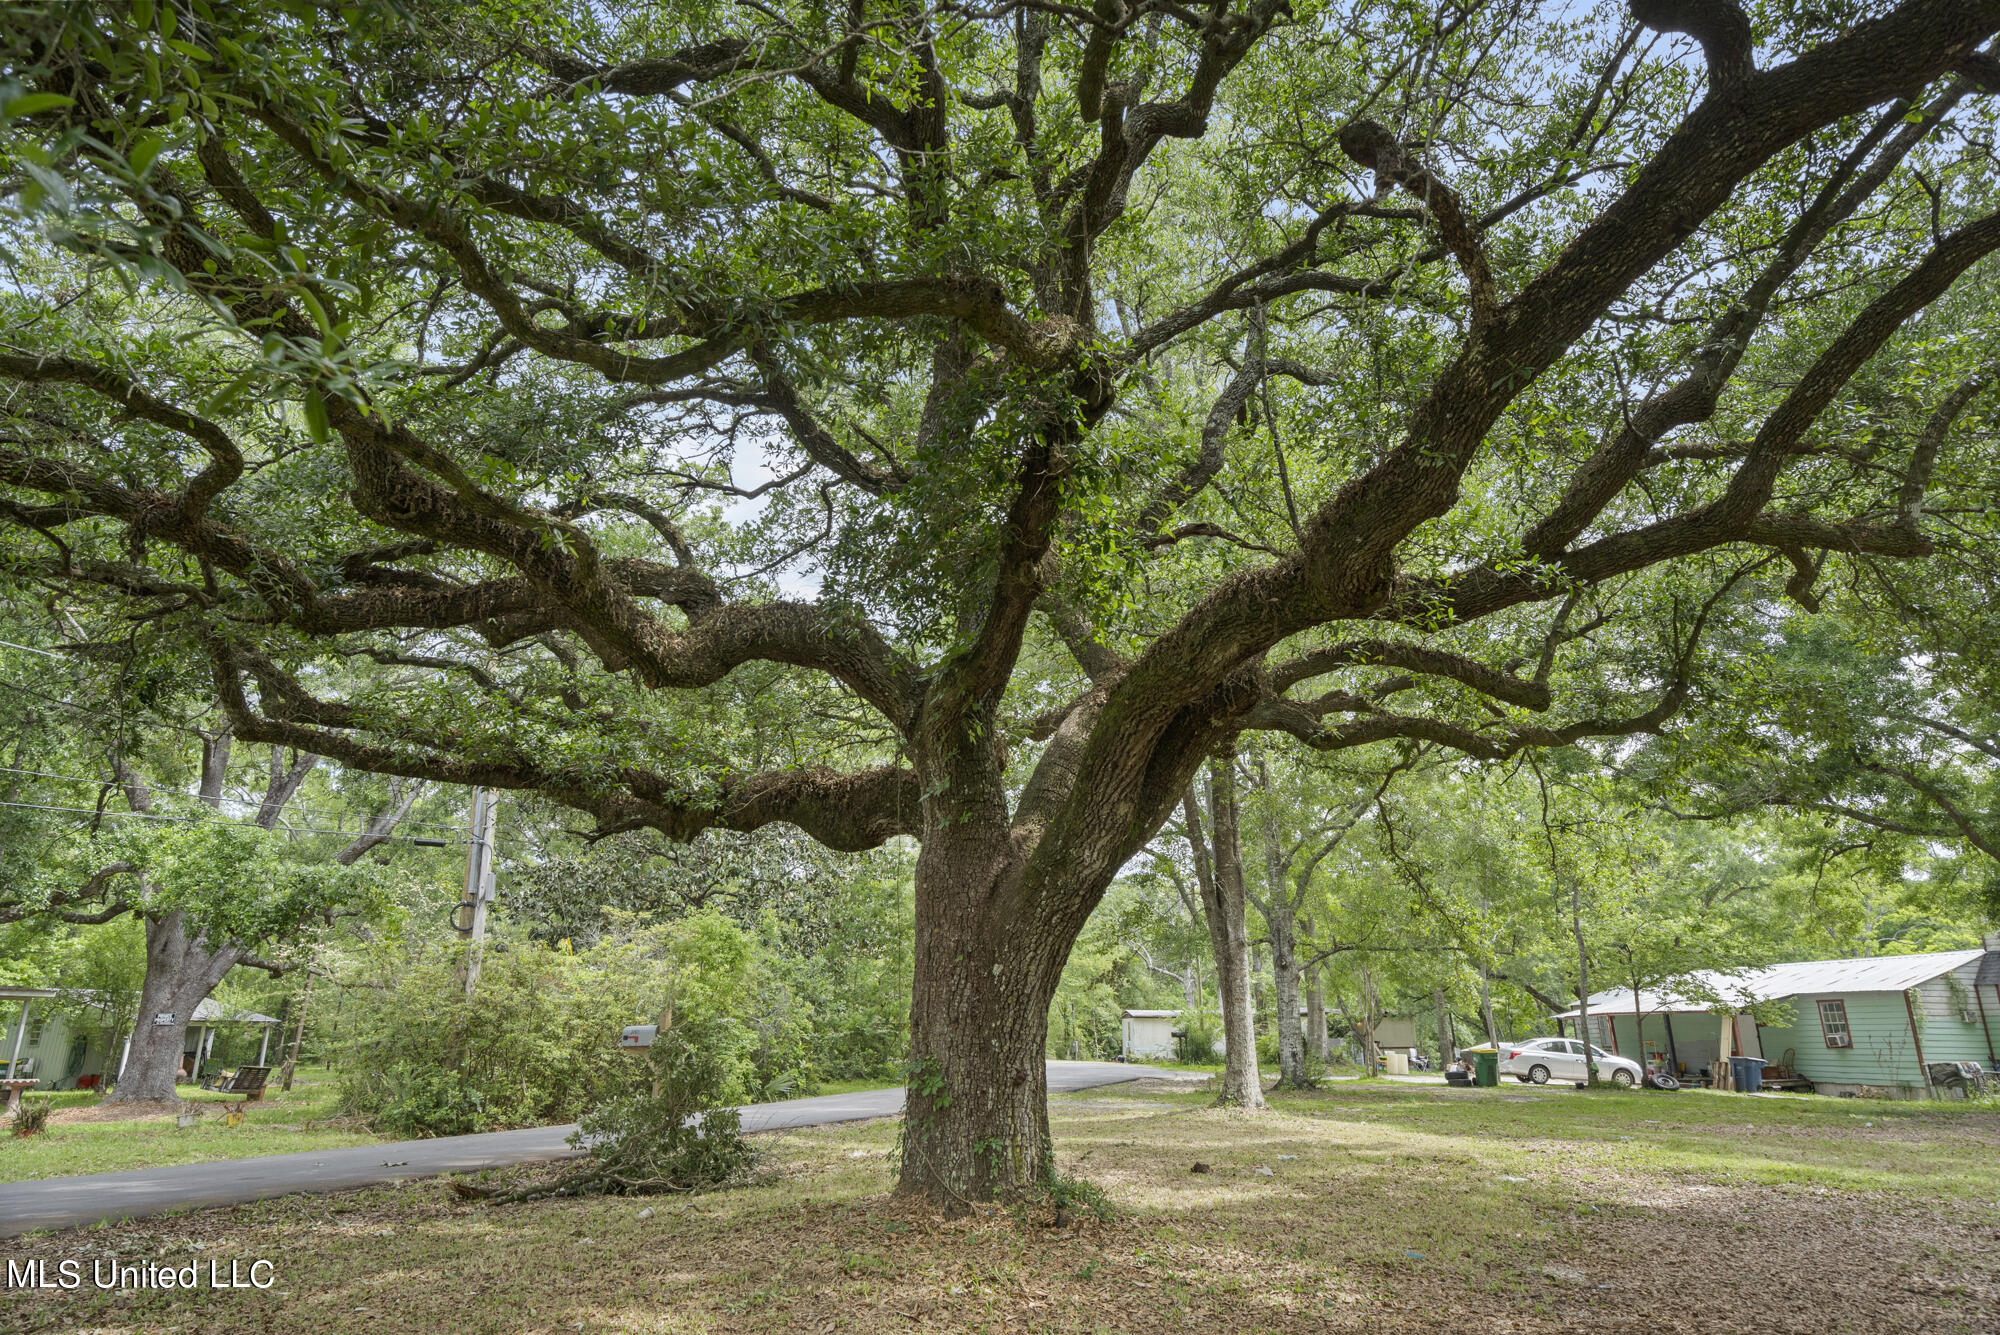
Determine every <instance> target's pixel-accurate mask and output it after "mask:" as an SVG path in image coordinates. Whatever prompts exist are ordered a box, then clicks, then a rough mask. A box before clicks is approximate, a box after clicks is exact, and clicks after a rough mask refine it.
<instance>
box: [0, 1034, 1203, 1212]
mask: <svg viewBox="0 0 2000 1335" xmlns="http://www.w3.org/2000/svg"><path fill="white" fill-rule="evenodd" d="M1147 1076H1163V1077H1166V1078H1169V1079H1172V1078H1175V1077H1176V1073H1175V1072H1172V1071H1162V1070H1159V1069H1158V1068H1156V1067H1151V1066H1125V1065H1121V1064H1119V1063H1117V1062H1050V1063H1049V1091H1050V1092H1051V1093H1067V1092H1070V1091H1073V1090H1079V1089H1092V1088H1095V1087H1097V1086H1099V1085H1115V1084H1119V1083H1121V1082H1122V1081H1126V1080H1138V1079H1142V1078H1144V1077H1147ZM902 1110H903V1091H902V1090H900V1089H872V1090H866V1091H863V1092H861V1093H858V1094H825V1095H822V1096H820V1097H818V1098H811V1099H790V1100H787V1101H786V1102H783V1103H759V1104H752V1105H751V1106H749V1107H746V1108H744V1109H742V1113H743V1129H744V1130H745V1131H782V1130H785V1129H787V1128H789V1127H801V1126H825V1125H828V1124H829V1123H833V1122H858V1121H861V1120H864V1119H866V1118H870V1117H893V1116H895V1115H896V1114H897V1113H900V1112H901V1111H902ZM574 1130H576V1127H574V1126H545V1127H534V1128H531V1129H529V1130H526V1131H490V1132H487V1133H485V1134H484V1135H477V1136H444V1137H440V1138H439V1139H436V1140H400V1141H391V1142H388V1143H385V1144H380V1145H357V1146H354V1147H352V1148H350V1149H338V1150H318V1151H308V1152H307V1153H304V1154H273V1155H267V1156H265V1157H264V1158H260V1159H227V1160H224V1161H222V1162H220V1163H191V1164H176V1165H174V1166H173V1167H171V1168H146V1169H140V1170H138V1171H136V1172H130V1173H99V1174H96V1175H95V1176H92V1177H52V1178H43V1179H41V1180H39V1181H34V1182H9V1183H0V1238H10V1237H14V1236H16V1235H17V1234H21V1233H27V1232H30V1231H32V1230H34V1229H43V1228H75V1227H78V1226H80V1225H85V1224H94V1223H97V1222H98V1221H99V1220H103V1219H130V1218H136V1217H137V1216H140V1215H149V1214H160V1213H162V1212H164V1211H167V1210H182V1209H189V1208H196V1207H202V1206H212V1205H238V1204H241V1203H242V1202H244V1201H257V1200H263V1199H265V1198H267V1197H270V1196H287V1195H290V1194H291V1193H293V1192H297V1191H352V1190H354V1189H355V1188H357V1187H372V1186H378V1185H380V1184H382V1183H385V1182H401V1181H403V1180H404V1179H405V1178H412V1177H435V1176H437V1175H439V1174H441V1173H473V1172H477V1171H479V1170H480V1169H482V1168H506V1167H509V1166H511V1165H513V1164H523V1163H540V1162H543V1161H545V1160H549V1159H569V1158H574V1157H575V1156H576V1155H577V1154H578V1153H579V1151H577V1150H575V1149H572V1148H571V1147H570V1146H569V1145H567V1144H565V1143H564V1142H565V1141H566V1140H567V1139H568V1138H569V1134H570V1133H571V1132H572V1131H574ZM5 1167H6V1164H5V1160H4V1158H0V1172H3V1171H5Z"/></svg>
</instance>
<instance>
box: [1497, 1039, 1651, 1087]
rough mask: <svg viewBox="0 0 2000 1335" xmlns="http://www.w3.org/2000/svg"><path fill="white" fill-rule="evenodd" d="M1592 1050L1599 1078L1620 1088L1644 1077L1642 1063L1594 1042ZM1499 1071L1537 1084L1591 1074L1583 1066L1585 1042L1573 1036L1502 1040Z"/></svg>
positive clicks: (1580, 1079) (1579, 1079) (1577, 1079)
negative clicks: (1519, 1041)
mask: <svg viewBox="0 0 2000 1335" xmlns="http://www.w3.org/2000/svg"><path fill="white" fill-rule="evenodd" d="M1590 1051H1591V1055H1592V1056H1593V1057H1594V1058H1595V1059H1596V1061H1597V1078H1598V1079H1599V1080H1609V1081H1610V1082H1611V1083H1612V1084H1614V1085H1617V1086H1618V1087H1619V1088H1621V1089H1631V1088H1632V1087H1634V1086H1635V1085H1638V1084H1640V1083H1641V1082H1642V1081H1644V1080H1645V1078H1646V1073H1645V1072H1644V1071H1643V1070H1641V1069H1640V1068H1639V1063H1637V1062H1635V1061H1632V1060H1631V1059H1629V1058H1626V1057H1614V1056H1612V1055H1611V1054H1610V1053H1608V1052H1606V1051H1605V1050H1604V1049H1603V1048H1600V1047H1595V1046H1593V1047H1592V1048H1591V1050H1590ZM1500 1071H1501V1073H1502V1074H1503V1075H1511V1076H1513V1077H1514V1078H1515V1079H1516V1080H1521V1081H1525V1082H1527V1083H1529V1084H1534V1085H1546V1084H1547V1083H1549V1081H1551V1080H1573V1081H1575V1082H1576V1083H1577V1084H1583V1083H1584V1082H1585V1081H1587V1080H1588V1079H1589V1078H1590V1075H1589V1073H1588V1072H1587V1071H1586V1070H1585V1069H1584V1063H1583V1043H1582V1041H1581V1040H1580V1039H1574V1038H1531V1039H1529V1040H1527V1041H1526V1042H1524V1043H1502V1044H1501V1045H1500Z"/></svg>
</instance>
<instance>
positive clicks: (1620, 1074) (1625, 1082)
mask: <svg viewBox="0 0 2000 1335" xmlns="http://www.w3.org/2000/svg"><path fill="white" fill-rule="evenodd" d="M1611 1083H1612V1084H1614V1085H1616V1086H1618V1088H1620V1089H1630V1088H1632V1085H1633V1080H1632V1073H1631V1072H1630V1071H1613V1072H1612V1073H1611Z"/></svg>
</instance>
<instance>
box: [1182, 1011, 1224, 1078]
mask: <svg viewBox="0 0 2000 1335" xmlns="http://www.w3.org/2000/svg"><path fill="white" fill-rule="evenodd" d="M1221 1036H1222V1031H1221V1027H1220V1026H1219V1025H1218V1024H1217V1023H1216V1021H1215V1019H1214V1017H1213V1016H1210V1015H1207V1014H1204V1013H1202V1012H1200V1011H1182V1012H1181V1027H1180V1028H1179V1029H1177V1030H1175V1031H1174V1060H1175V1061H1179V1062H1186V1063H1187V1064H1188V1065H1190V1066H1206V1065H1208V1064H1209V1063H1210V1062H1212V1061H1214V1060H1215V1042H1216V1040H1217V1039H1218V1038H1220V1037H1221Z"/></svg>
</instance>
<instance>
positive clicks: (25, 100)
mask: <svg viewBox="0 0 2000 1335" xmlns="http://www.w3.org/2000/svg"><path fill="white" fill-rule="evenodd" d="M74 105H76V99H75V98H73V97H65V96H63V95H62V94H61V93H24V94H22V95H21V96H20V97H17V98H15V99H14V100H13V101H11V102H9V103H8V104H7V105H6V106H4V107H0V117H5V118H6V119H7V120H13V119H15V118H16V117H19V116H32V115H34V114H35V113H36V112H39V111H54V110H55V109H56V108H57V107H68V106H74Z"/></svg>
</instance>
